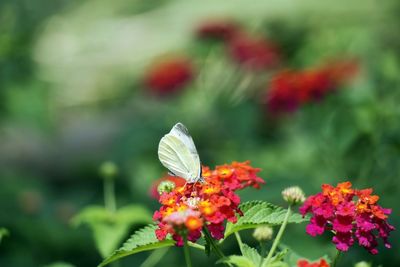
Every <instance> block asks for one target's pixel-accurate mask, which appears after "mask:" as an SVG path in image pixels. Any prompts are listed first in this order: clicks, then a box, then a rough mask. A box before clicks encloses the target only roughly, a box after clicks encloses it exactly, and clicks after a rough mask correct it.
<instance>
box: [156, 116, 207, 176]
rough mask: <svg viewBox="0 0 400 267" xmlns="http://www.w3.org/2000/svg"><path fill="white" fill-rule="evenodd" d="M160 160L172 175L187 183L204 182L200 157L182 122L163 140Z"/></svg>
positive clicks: (159, 155) (159, 150)
mask: <svg viewBox="0 0 400 267" xmlns="http://www.w3.org/2000/svg"><path fill="white" fill-rule="evenodd" d="M158 158H159V159H160V161H161V163H162V165H164V167H166V168H167V169H168V170H169V171H170V173H171V174H172V175H175V176H179V177H182V178H184V179H185V180H186V182H187V183H196V182H198V181H199V182H203V181H204V179H203V178H202V176H201V164H200V157H199V154H198V153H197V150H196V147H195V145H194V142H193V139H192V137H191V136H190V134H189V131H188V129H187V128H186V127H185V126H184V125H183V124H182V123H180V122H178V123H177V124H175V126H174V127H172V129H171V131H170V132H169V133H168V134H166V135H164V137H163V138H161V141H160V144H159V145H158Z"/></svg>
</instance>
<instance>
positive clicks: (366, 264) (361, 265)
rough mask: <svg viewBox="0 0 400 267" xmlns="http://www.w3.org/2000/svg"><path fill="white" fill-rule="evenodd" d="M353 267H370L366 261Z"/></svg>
mask: <svg viewBox="0 0 400 267" xmlns="http://www.w3.org/2000/svg"><path fill="white" fill-rule="evenodd" d="M354 267H371V264H370V263H369V262H366V261H360V262H357V263H356V264H355V265H354Z"/></svg>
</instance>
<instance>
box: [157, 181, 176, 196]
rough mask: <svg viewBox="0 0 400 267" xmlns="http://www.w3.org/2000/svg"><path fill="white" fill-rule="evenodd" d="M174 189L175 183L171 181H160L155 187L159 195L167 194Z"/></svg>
mask: <svg viewBox="0 0 400 267" xmlns="http://www.w3.org/2000/svg"><path fill="white" fill-rule="evenodd" d="M174 188H175V183H174V182H171V181H162V182H161V183H160V184H159V185H158V186H157V192H158V193H159V194H160V195H161V194H162V193H169V192H171V191H172V190H174Z"/></svg>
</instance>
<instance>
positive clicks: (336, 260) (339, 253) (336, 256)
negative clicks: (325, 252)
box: [332, 250, 342, 267]
mask: <svg viewBox="0 0 400 267" xmlns="http://www.w3.org/2000/svg"><path fill="white" fill-rule="evenodd" d="M340 255H342V254H341V251H340V250H337V251H336V255H335V257H334V258H333V262H332V267H336V265H337V263H338V261H339V258H340Z"/></svg>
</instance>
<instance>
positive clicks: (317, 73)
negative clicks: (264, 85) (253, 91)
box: [266, 60, 358, 113]
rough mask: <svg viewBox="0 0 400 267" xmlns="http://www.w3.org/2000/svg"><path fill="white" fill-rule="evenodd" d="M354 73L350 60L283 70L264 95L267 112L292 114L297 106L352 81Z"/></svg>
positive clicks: (317, 98)
mask: <svg viewBox="0 0 400 267" xmlns="http://www.w3.org/2000/svg"><path fill="white" fill-rule="evenodd" d="M357 70H358V65H357V63H356V62H355V61H354V60H348V61H337V62H332V63H329V64H326V65H325V66H322V67H317V68H312V69H308V70H301V71H295V70H284V71H281V72H279V73H277V74H275V76H274V77H273V78H272V79H271V81H270V83H269V91H268V93H267V99H266V100H267V105H268V109H269V111H270V112H273V113H282V112H294V111H296V110H297V109H298V108H299V107H300V106H301V105H304V104H306V103H310V102H313V101H319V100H321V99H322V98H324V97H325V96H326V95H327V94H329V93H330V92H333V91H335V90H336V89H337V88H338V87H339V86H340V85H342V84H343V83H345V82H347V81H348V80H349V79H350V78H352V77H353V76H354V75H355V74H356V72H357Z"/></svg>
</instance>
